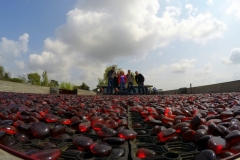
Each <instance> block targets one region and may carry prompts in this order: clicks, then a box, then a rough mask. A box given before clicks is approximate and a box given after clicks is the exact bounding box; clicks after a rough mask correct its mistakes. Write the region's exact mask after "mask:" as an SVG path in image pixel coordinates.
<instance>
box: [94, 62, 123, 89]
mask: <svg viewBox="0 0 240 160" xmlns="http://www.w3.org/2000/svg"><path fill="white" fill-rule="evenodd" d="M112 67H115V71H116V72H119V71H121V70H122V69H121V68H118V66H117V65H116V64H114V65H112V66H108V67H106V69H105V71H104V73H103V78H98V85H107V84H108V77H107V74H108V71H110V70H111V69H112Z"/></svg>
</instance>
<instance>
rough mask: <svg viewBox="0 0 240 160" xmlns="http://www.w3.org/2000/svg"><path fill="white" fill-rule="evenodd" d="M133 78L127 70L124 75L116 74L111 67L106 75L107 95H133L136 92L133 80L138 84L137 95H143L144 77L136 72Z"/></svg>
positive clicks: (122, 72) (121, 73) (122, 73)
mask: <svg viewBox="0 0 240 160" xmlns="http://www.w3.org/2000/svg"><path fill="white" fill-rule="evenodd" d="M135 74H136V75H135V77H134V76H133V74H132V73H131V71H130V70H128V73H127V74H126V75H125V73H124V71H120V72H116V71H115V67H112V69H111V70H109V71H108V73H107V78H108V87H107V94H113V90H114V93H115V94H118V93H119V94H120V93H132V92H133V94H135V93H136V90H135V89H134V87H133V82H134V80H135V81H136V83H137V84H138V93H139V94H144V80H145V78H144V76H143V75H142V74H141V73H138V71H136V72H135Z"/></svg>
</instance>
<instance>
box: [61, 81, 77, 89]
mask: <svg viewBox="0 0 240 160" xmlns="http://www.w3.org/2000/svg"><path fill="white" fill-rule="evenodd" d="M73 87H74V84H71V83H70V82H61V84H60V86H59V88H60V89H66V90H73Z"/></svg>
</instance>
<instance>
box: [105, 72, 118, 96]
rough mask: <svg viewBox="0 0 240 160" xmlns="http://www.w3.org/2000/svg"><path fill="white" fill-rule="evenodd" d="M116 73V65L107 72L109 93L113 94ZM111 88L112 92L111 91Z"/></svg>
mask: <svg viewBox="0 0 240 160" xmlns="http://www.w3.org/2000/svg"><path fill="white" fill-rule="evenodd" d="M115 75H116V72H115V67H112V69H111V70H110V71H108V73H107V78H108V87H107V94H112V93H113V87H114V86H113V85H114V76H115ZM109 89H110V92H109Z"/></svg>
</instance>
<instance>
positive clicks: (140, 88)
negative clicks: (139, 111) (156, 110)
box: [138, 82, 144, 94]
mask: <svg viewBox="0 0 240 160" xmlns="http://www.w3.org/2000/svg"><path fill="white" fill-rule="evenodd" d="M138 93H139V94H144V84H143V82H141V83H138Z"/></svg>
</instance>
